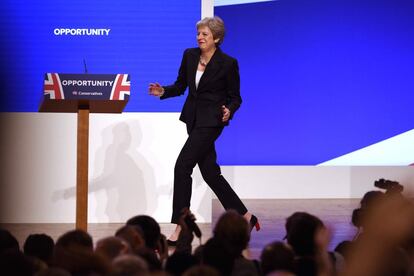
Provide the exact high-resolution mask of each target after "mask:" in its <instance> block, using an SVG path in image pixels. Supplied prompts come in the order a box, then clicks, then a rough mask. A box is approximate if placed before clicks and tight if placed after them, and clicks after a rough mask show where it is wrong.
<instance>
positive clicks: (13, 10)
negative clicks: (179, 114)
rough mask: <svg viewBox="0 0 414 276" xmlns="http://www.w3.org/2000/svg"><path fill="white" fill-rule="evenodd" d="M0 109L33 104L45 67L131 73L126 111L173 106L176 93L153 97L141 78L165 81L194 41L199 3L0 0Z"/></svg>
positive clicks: (177, 106) (33, 108)
mask: <svg viewBox="0 0 414 276" xmlns="http://www.w3.org/2000/svg"><path fill="white" fill-rule="evenodd" d="M0 9H1V14H2V16H1V17H0V38H1V39H0V42H1V45H0V55H1V59H2V67H1V75H2V78H3V79H4V80H7V81H2V82H1V86H0V89H1V91H2V93H3V99H4V98H5V97H7V101H3V102H2V105H1V111H12V112H35V111H37V110H38V107H39V103H40V99H41V94H42V88H43V77H44V73H46V72H52V73H54V72H56V73H83V72H84V62H83V60H84V59H85V60H86V64H87V67H88V71H89V73H108V74H112V73H128V74H131V98H130V102H129V103H128V105H127V108H126V111H180V110H181V105H182V102H183V99H182V98H177V99H172V100H170V101H163V102H161V103H160V101H159V100H158V99H156V98H154V97H149V96H148V94H147V90H148V88H147V87H148V83H149V82H152V81H159V82H161V83H170V82H172V81H173V80H174V79H175V77H176V76H177V68H178V66H179V64H180V61H181V57H182V52H183V50H184V49H185V48H188V47H195V46H196V40H195V36H196V29H195V24H196V22H197V21H198V20H200V14H201V3H200V1H194V0H180V1H174V2H171V1H167V0H151V1H144V0H137V1H128V0H120V1H98V0H92V1H81V0H73V1H51V0H45V1H41V2H39V1H34V0H28V1H22V0H17V1H10V0H6V1H2V3H1V4H0ZM55 28H106V29H111V30H110V32H109V35H108V36H105V35H104V36H65V35H63V36H62V35H55V34H54V29H55Z"/></svg>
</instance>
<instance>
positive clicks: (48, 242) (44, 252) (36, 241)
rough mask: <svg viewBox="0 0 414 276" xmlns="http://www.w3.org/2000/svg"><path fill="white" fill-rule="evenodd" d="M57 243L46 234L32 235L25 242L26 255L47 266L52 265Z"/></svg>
mask: <svg viewBox="0 0 414 276" xmlns="http://www.w3.org/2000/svg"><path fill="white" fill-rule="evenodd" d="M54 247H55V242H54V241H53V239H52V238H51V237H50V236H49V235H46V234H32V235H29V236H28V237H27V238H26V241H25V242H24V246H23V251H24V254H26V255H27V256H31V257H36V258H38V259H40V260H42V261H43V262H45V263H46V264H50V262H51V261H52V257H53V249H54Z"/></svg>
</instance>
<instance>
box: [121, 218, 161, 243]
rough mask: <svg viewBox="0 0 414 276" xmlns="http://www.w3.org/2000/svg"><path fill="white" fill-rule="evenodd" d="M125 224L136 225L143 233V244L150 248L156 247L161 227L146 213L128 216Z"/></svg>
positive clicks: (159, 238)
mask: <svg viewBox="0 0 414 276" xmlns="http://www.w3.org/2000/svg"><path fill="white" fill-rule="evenodd" d="M126 224H127V225H137V226H139V227H140V228H141V229H142V232H143V234H144V240H145V245H146V246H147V247H148V248H150V249H153V250H155V249H157V247H158V244H159V242H160V240H161V229H160V226H159V224H158V222H157V221H156V220H155V219H154V218H152V217H150V216H147V215H139V216H135V217H132V218H130V219H129V220H128V221H127V223H126Z"/></svg>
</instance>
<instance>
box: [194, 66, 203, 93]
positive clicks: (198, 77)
mask: <svg viewBox="0 0 414 276" xmlns="http://www.w3.org/2000/svg"><path fill="white" fill-rule="evenodd" d="M203 73H204V71H199V70H197V73H196V76H195V85H196V89H197V88H198V83H199V82H200V79H201V76H202V75H203Z"/></svg>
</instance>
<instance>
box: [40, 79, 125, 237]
mask: <svg viewBox="0 0 414 276" xmlns="http://www.w3.org/2000/svg"><path fill="white" fill-rule="evenodd" d="M130 87H131V83H130V80H129V75H128V74H60V73H47V74H45V82H44V91H43V98H42V102H41V104H40V108H39V112H68V113H78V134H77V165H76V228H77V229H82V230H85V231H87V228H88V160H89V153H88V150H89V113H121V112H122V111H123V110H124V108H125V106H126V104H127V103H128V100H129V96H130Z"/></svg>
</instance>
